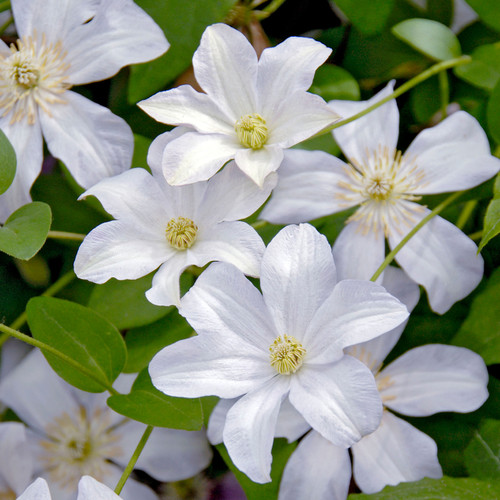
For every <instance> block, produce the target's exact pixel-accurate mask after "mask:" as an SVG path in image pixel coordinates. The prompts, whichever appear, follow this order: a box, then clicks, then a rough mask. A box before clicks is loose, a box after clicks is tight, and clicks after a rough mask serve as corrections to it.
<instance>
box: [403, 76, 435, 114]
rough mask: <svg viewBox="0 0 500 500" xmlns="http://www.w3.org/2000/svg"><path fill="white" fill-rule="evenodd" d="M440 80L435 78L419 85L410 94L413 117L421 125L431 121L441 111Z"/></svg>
mask: <svg viewBox="0 0 500 500" xmlns="http://www.w3.org/2000/svg"><path fill="white" fill-rule="evenodd" d="M437 95H439V80H438V77H437V76H435V77H433V78H429V79H428V80H425V81H424V82H422V83H421V84H420V85H417V86H416V87H415V88H414V89H412V90H411V92H410V106H411V110H412V113H413V116H415V118H416V119H417V121H418V122H419V123H428V122H429V121H430V119H431V118H432V117H433V116H434V115H435V114H436V113H437V112H438V111H439V110H440V103H439V99H436V96H437Z"/></svg>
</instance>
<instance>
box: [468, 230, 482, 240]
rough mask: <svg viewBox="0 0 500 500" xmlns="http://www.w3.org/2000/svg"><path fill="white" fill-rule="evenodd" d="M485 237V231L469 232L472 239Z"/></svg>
mask: <svg viewBox="0 0 500 500" xmlns="http://www.w3.org/2000/svg"><path fill="white" fill-rule="evenodd" d="M482 237H483V231H477V232H475V233H471V234H469V238H470V239H471V240H480V239H481V238H482Z"/></svg>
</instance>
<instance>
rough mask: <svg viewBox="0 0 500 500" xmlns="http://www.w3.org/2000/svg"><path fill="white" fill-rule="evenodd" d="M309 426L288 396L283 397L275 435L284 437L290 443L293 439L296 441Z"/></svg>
mask: <svg viewBox="0 0 500 500" xmlns="http://www.w3.org/2000/svg"><path fill="white" fill-rule="evenodd" d="M310 428H311V426H310V425H309V424H308V423H307V421H306V420H305V419H304V417H303V416H302V415H301V414H300V413H299V412H298V411H297V409H296V408H295V406H293V405H292V403H290V400H289V399H288V398H285V399H284V400H283V402H282V403H281V408H280V412H279V414H278V421H277V422H276V432H275V436H276V437H283V438H286V439H287V440H288V442H289V443H292V442H293V441H297V439H299V438H300V437H301V436H303V435H304V434H305V433H306V432H307V431H308V430H309V429H310Z"/></svg>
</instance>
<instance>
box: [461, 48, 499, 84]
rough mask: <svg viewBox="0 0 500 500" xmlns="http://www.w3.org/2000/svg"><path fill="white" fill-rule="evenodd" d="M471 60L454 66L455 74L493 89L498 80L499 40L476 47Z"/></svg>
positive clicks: (467, 80)
mask: <svg viewBox="0 0 500 500" xmlns="http://www.w3.org/2000/svg"><path fill="white" fill-rule="evenodd" d="M471 56H472V61H471V62H470V63H469V64H463V65H461V66H457V67H456V68H454V70H453V71H454V72H455V75H457V76H458V77H459V78H461V79H462V80H464V81H466V82H467V83H470V84H472V85H475V86H476V87H479V88H482V89H486V90H489V91H491V90H493V88H494V87H495V86H496V84H497V83H498V81H499V80H500V42H498V43H495V44H489V45H482V46H481V47H477V48H476V49H475V50H474V51H473V52H472V54H471Z"/></svg>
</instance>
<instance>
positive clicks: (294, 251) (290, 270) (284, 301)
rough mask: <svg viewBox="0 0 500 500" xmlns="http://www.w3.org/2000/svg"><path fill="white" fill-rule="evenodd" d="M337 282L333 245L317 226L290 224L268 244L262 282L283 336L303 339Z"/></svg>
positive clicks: (276, 325) (266, 299)
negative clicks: (331, 247)
mask: <svg viewBox="0 0 500 500" xmlns="http://www.w3.org/2000/svg"><path fill="white" fill-rule="evenodd" d="M335 283H336V273H335V265H334V263H333V258H332V254H331V250H330V245H329V244H328V241H327V240H326V238H325V237H324V236H323V235H321V234H319V233H318V231H316V229H315V228H314V227H312V226H310V225H309V224H301V225H300V226H287V227H285V228H284V229H282V230H281V231H280V232H279V233H278V234H277V235H276V236H275V237H274V239H273V240H272V241H271V243H269V245H268V247H267V249H266V252H265V254H264V258H263V260H262V269H261V282H260V284H261V288H262V293H263V295H264V300H265V302H266V305H267V308H268V309H269V311H270V314H271V316H272V317H273V319H274V324H275V327H276V330H277V331H278V332H279V334H280V335H282V334H285V333H286V334H287V335H291V336H292V337H295V338H296V339H297V340H299V341H300V340H301V339H302V338H303V337H304V334H305V332H306V330H307V327H308V326H309V323H310V322H311V320H312V318H313V317H314V315H315V314H316V312H317V311H318V309H319V308H320V306H321V304H323V302H324V301H325V300H326V298H327V297H328V296H329V295H330V293H331V291H332V290H333V287H334V286H335Z"/></svg>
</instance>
